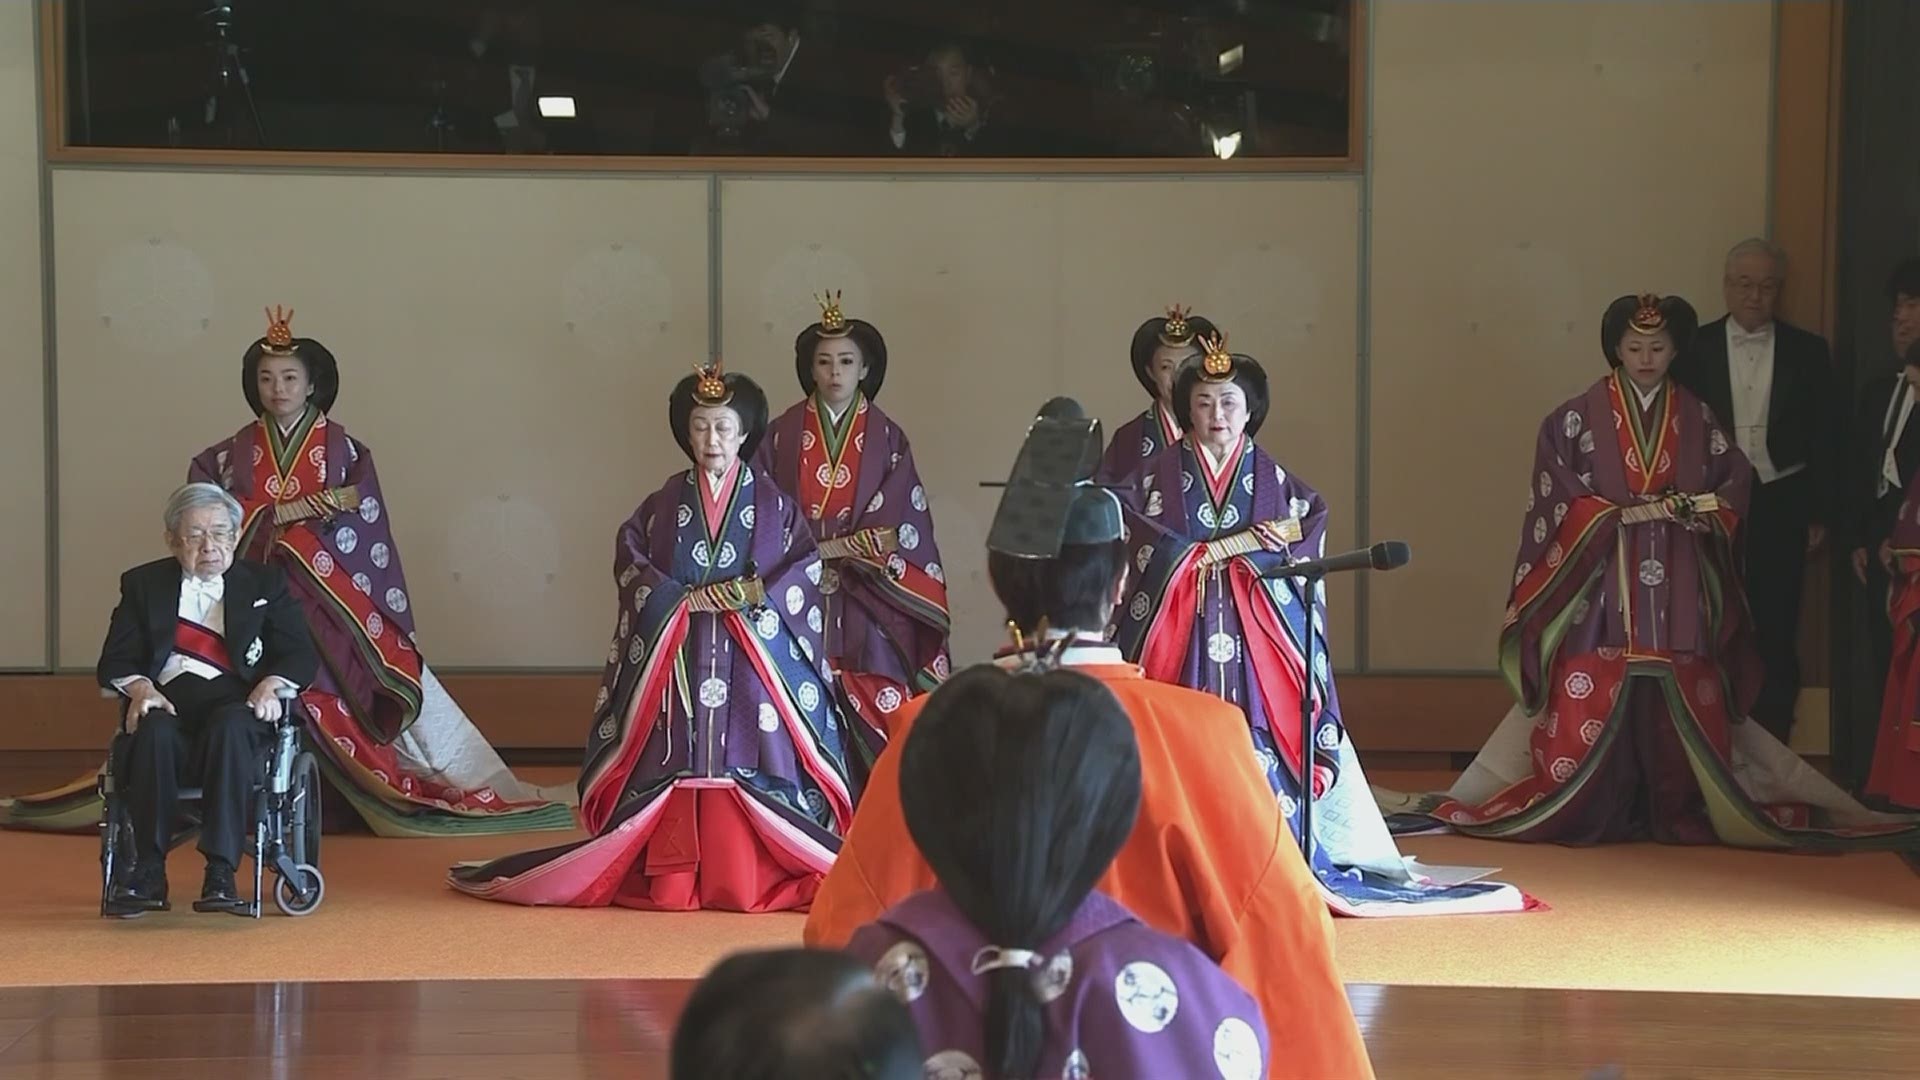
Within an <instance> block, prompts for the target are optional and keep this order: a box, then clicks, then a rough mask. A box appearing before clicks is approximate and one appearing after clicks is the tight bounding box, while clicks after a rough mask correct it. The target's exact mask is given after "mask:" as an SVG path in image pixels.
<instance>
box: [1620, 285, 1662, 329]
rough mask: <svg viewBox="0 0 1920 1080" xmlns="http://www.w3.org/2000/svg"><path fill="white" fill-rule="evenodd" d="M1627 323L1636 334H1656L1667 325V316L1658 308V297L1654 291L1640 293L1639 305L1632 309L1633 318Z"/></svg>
mask: <svg viewBox="0 0 1920 1080" xmlns="http://www.w3.org/2000/svg"><path fill="white" fill-rule="evenodd" d="M1627 325H1628V326H1630V327H1632V328H1633V331H1634V333H1636V334H1657V333H1659V332H1660V331H1662V330H1664V329H1666V327H1667V316H1666V314H1665V313H1664V312H1662V311H1661V310H1660V297H1659V296H1658V295H1656V294H1654V293H1641V294H1640V306H1639V307H1636V308H1634V309H1633V318H1631V319H1629V320H1627Z"/></svg>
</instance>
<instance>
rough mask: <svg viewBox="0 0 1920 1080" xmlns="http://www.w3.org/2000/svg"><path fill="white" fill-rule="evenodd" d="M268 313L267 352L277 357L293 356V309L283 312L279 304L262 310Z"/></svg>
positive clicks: (265, 339)
mask: <svg viewBox="0 0 1920 1080" xmlns="http://www.w3.org/2000/svg"><path fill="white" fill-rule="evenodd" d="M262 310H264V311H265V312H266V313H267V336H266V337H265V338H264V339H263V340H264V341H265V342H266V343H267V351H268V352H270V353H273V354H274V355H276V356H291V355H293V351H294V349H293V309H292V308H287V309H286V310H284V311H283V310H281V308H280V305H279V304H275V305H273V306H272V307H270V308H264V309H262Z"/></svg>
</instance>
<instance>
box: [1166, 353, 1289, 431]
mask: <svg viewBox="0 0 1920 1080" xmlns="http://www.w3.org/2000/svg"><path fill="white" fill-rule="evenodd" d="M1203 358H1204V357H1202V356H1196V357H1194V358H1193V359H1191V360H1188V361H1187V362H1186V363H1183V364H1181V365H1180V373H1179V374H1178V375H1175V376H1174V377H1173V410H1174V414H1175V416H1174V419H1176V420H1179V421H1180V427H1181V428H1182V429H1183V430H1184V429H1188V428H1191V427H1193V391H1194V389H1195V388H1197V387H1198V386H1199V385H1200V383H1201V380H1202V379H1203V378H1204V376H1203V374H1202V372H1203V369H1202V367H1201V361H1202V360H1203ZM1206 381H1208V382H1212V381H1213V380H1211V379H1209V380H1206ZM1232 381H1233V382H1234V383H1235V384H1237V385H1238V386H1239V387H1240V392H1241V393H1242V394H1245V395H1246V397H1247V437H1248V438H1252V437H1253V436H1255V435H1258V434H1260V425H1262V424H1264V423H1266V422H1267V369H1266V368H1263V367H1261V366H1260V361H1258V360H1255V359H1254V358H1253V357H1251V356H1248V355H1247V354H1245V353H1234V354H1233V375H1232Z"/></svg>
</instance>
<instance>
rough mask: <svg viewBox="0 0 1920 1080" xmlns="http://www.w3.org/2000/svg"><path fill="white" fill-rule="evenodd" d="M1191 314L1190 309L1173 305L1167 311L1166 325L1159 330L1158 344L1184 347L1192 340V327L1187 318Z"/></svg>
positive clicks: (1191, 310)
mask: <svg viewBox="0 0 1920 1080" xmlns="http://www.w3.org/2000/svg"><path fill="white" fill-rule="evenodd" d="M1192 314H1193V309H1192V308H1191V307H1181V306H1180V305H1179V304H1175V305H1173V306H1172V307H1169V308H1168V309H1167V324H1166V325H1165V326H1163V327H1161V328H1160V343H1161V344H1163V345H1185V344H1187V343H1188V342H1190V341H1192V340H1193V325H1192V324H1191V323H1189V322H1187V317H1188V316H1190V315H1192Z"/></svg>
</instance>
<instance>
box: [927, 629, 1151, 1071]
mask: <svg viewBox="0 0 1920 1080" xmlns="http://www.w3.org/2000/svg"><path fill="white" fill-rule="evenodd" d="M900 804H901V809H902V811H903V812H904V813H905V815H906V819H907V831H908V832H909V833H910V834H912V836H913V842H914V843H915V844H916V845H918V846H919V848H920V853H921V854H922V855H923V856H925V857H926V860H927V865H928V866H930V867H932V868H933V873H934V876H935V877H937V878H939V880H940V886H941V888H943V889H945V890H946V892H947V895H948V896H949V897H951V898H952V900H953V903H954V905H955V906H956V907H958V908H959V909H960V911H961V913H962V914H964V915H965V916H966V917H967V919H968V920H969V921H970V922H972V923H973V924H974V926H975V927H977V928H978V929H979V930H980V932H981V933H982V934H984V935H985V936H986V938H987V941H988V942H989V943H990V944H992V945H996V946H999V947H1001V948H1003V949H1027V950H1038V949H1039V948H1040V947H1041V946H1042V944H1044V943H1045V942H1046V940H1047V939H1048V938H1050V937H1052V936H1054V935H1055V934H1057V933H1059V932H1060V931H1061V930H1062V929H1063V928H1064V927H1065V926H1066V925H1067V921H1068V920H1069V919H1071V918H1072V917H1073V914H1074V912H1076V911H1077V910H1079V908H1080V905H1081V904H1082V903H1083V902H1084V901H1085V900H1086V898H1087V894H1088V893H1090V892H1092V891H1093V886H1094V883H1095V882H1097V881H1099V880H1100V877H1101V876H1102V875H1103V874H1105V873H1106V871H1107V866H1108V864H1110V863H1112V862H1113V857H1114V856H1115V855H1116V854H1118V853H1119V851H1120V846H1121V844H1123V843H1125V842H1126V839H1127V835H1128V833H1130V832H1132V831H1133V820H1134V817H1135V816H1136V815H1137V814H1138V813H1139V810H1140V749H1139V746H1138V745H1137V744H1136V742H1135V741H1134V736H1133V725H1132V723H1131V722H1130V721H1129V720H1128V719H1127V714H1126V710H1125V709H1123V708H1121V706H1120V702H1119V701H1117V700H1116V699H1115V698H1114V696H1113V693H1112V691H1110V690H1108V689H1107V688H1106V687H1105V686H1103V685H1101V684H1100V683H1099V682H1098V681H1096V680H1094V679H1091V678H1088V677H1087V676H1085V675H1081V674H1079V673H1077V672H1072V671H1065V670H1058V671H1051V672H1047V673H1046V674H1041V675H1013V674H1009V673H1007V672H1005V671H1002V670H1001V669H999V668H996V667H993V666H991V665H981V666H978V667H973V668H969V669H968V670H966V671H963V672H961V673H959V674H958V675H955V676H954V677H953V678H951V679H949V680H948V681H947V682H945V683H944V684H942V685H941V686H940V688H939V689H938V690H935V691H934V692H933V695H932V697H931V698H929V699H928V701H927V704H926V707H925V708H924V709H923V710H921V713H920V717H919V719H918V720H917V721H916V722H915V724H914V726H913V730H912V732H911V733H910V734H909V735H908V736H907V742H906V746H905V747H903V748H902V750H901V757H900ZM1033 976H1034V972H1032V971H1030V970H1028V969H1026V968H1022V967H1010V968H1000V969H997V970H995V971H993V972H991V973H990V974H989V975H988V976H987V979H988V983H987V1010H986V1026H987V1030H986V1044H987V1064H988V1069H987V1071H988V1073H989V1074H990V1075H995V1076H999V1077H1002V1078H1004V1080H1031V1078H1032V1077H1033V1070H1034V1066H1035V1062H1036V1060H1037V1059H1038V1057H1039V1054H1040V1047H1041V1043H1042V1041H1043V1039H1044V1038H1045V1035H1046V1018H1045V1014H1044V1013H1043V1012H1042V1011H1041V1001H1040V998H1039V996H1038V994H1037V992H1036V991H1035V988H1034V981H1033Z"/></svg>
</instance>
